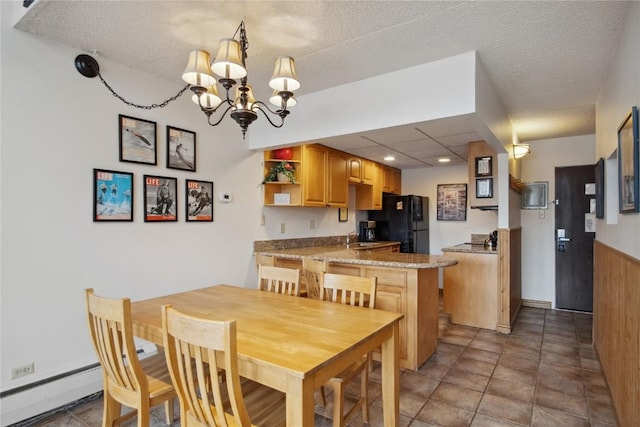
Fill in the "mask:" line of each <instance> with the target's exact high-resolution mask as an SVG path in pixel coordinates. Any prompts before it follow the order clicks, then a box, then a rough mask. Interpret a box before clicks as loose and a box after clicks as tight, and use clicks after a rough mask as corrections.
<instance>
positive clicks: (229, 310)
mask: <svg viewBox="0 0 640 427" xmlns="http://www.w3.org/2000/svg"><path fill="white" fill-rule="evenodd" d="M164 304H171V305H172V306H173V307H175V308H176V309H178V310H180V311H184V312H187V313H190V314H193V315H197V316H202V317H206V318H210V319H215V320H236V322H237V341H238V359H239V369H240V375H241V376H243V377H246V378H249V379H251V380H254V381H257V382H259V383H261V384H264V385H267V386H269V387H272V388H274V389H277V390H280V391H282V392H284V393H286V406H287V408H286V411H287V426H290V427H300V426H313V425H314V391H315V390H316V389H318V388H319V387H320V386H321V385H323V384H324V383H326V382H327V381H328V380H329V379H330V378H331V377H333V376H335V375H337V374H338V373H340V372H341V371H343V370H344V369H345V368H347V367H348V366H349V365H350V364H351V363H353V362H355V361H356V360H358V359H359V358H360V357H362V355H364V354H366V353H367V352H369V351H372V350H374V349H376V348H378V347H379V346H381V349H382V357H381V363H382V366H381V369H382V372H381V377H382V399H383V414H384V425H385V426H397V425H398V424H399V416H400V406H399V351H398V323H399V321H400V319H401V318H402V316H403V315H402V314H401V313H392V312H388V311H383V310H372V309H363V308H360V307H351V306H346V305H342V304H337V303H331V302H325V301H319V300H314V299H308V298H300V297H292V296H286V295H278V294H274V293H271V292H264V291H260V290H256V289H247V288H241V287H237V286H231V285H217V286H211V287H207V288H203V289H196V290H191V291H186V292H181V293H177V294H173V295H166V296H161V297H157V298H151V299H147V300H142V301H137V302H134V303H132V320H133V330H134V334H135V335H136V336H138V337H140V338H142V339H145V340H148V341H151V342H153V343H155V344H158V345H162V320H161V314H160V307H161V306H162V305H164Z"/></svg>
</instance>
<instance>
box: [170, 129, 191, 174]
mask: <svg viewBox="0 0 640 427" xmlns="http://www.w3.org/2000/svg"><path fill="white" fill-rule="evenodd" d="M167 141H169V144H168V149H167V167H168V168H171V169H182V170H187V171H191V172H195V171H196V134H195V132H190V131H188V130H184V129H178V128H174V127H171V126H167Z"/></svg>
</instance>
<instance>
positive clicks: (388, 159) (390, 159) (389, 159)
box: [384, 155, 396, 162]
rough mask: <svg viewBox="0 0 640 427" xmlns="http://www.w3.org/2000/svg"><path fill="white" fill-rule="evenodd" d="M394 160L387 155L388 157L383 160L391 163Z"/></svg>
mask: <svg viewBox="0 0 640 427" xmlns="http://www.w3.org/2000/svg"><path fill="white" fill-rule="evenodd" d="M395 159H396V158H395V157H393V156H391V155H389V156H384V160H386V161H387V162H392V161H394V160H395Z"/></svg>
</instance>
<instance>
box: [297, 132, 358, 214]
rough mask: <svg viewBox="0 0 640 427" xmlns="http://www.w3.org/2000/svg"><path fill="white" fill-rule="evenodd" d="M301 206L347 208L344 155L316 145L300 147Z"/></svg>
mask: <svg viewBox="0 0 640 427" xmlns="http://www.w3.org/2000/svg"><path fill="white" fill-rule="evenodd" d="M301 170H302V173H301V175H302V206H310V207H347V206H348V203H349V201H348V197H349V178H348V174H349V172H348V162H347V155H346V154H345V153H342V152H339V151H336V150H332V149H330V148H328V147H324V146H322V145H318V144H311V145H304V146H303V147H302V165H301Z"/></svg>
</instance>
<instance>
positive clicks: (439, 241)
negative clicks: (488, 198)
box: [402, 165, 498, 255]
mask: <svg viewBox="0 0 640 427" xmlns="http://www.w3.org/2000/svg"><path fill="white" fill-rule="evenodd" d="M468 177H469V175H468V169H467V166H466V165H465V166H447V167H433V168H423V169H406V170H403V171H402V193H403V194H417V195H420V196H427V197H429V224H430V225H429V228H430V232H429V247H430V252H431V253H432V254H435V255H438V254H440V255H441V254H442V251H441V249H442V248H446V247H448V246H453V245H457V244H460V243H465V242H469V241H471V234H472V233H473V234H489V233H490V232H492V231H493V230H495V229H496V228H498V214H497V212H496V211H480V210H478V209H471V208H469V204H468V203H467V220H466V221H438V220H437V219H436V200H437V188H438V184H464V183H467V181H468V179H469V178H468ZM472 190H475V189H471V187H470V186H469V185H468V184H467V192H469V191H472Z"/></svg>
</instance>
